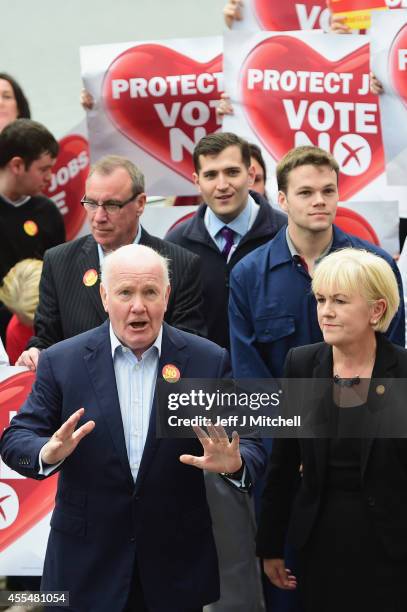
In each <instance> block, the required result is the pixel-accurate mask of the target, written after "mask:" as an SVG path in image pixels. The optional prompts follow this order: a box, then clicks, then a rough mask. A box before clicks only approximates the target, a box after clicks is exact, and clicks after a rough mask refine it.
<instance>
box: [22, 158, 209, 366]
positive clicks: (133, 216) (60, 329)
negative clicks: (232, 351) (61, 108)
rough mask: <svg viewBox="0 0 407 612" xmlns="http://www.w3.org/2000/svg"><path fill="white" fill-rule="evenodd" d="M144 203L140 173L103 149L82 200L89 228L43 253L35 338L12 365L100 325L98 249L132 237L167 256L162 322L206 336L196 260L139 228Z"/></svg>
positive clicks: (127, 241)
mask: <svg viewBox="0 0 407 612" xmlns="http://www.w3.org/2000/svg"><path fill="white" fill-rule="evenodd" d="M145 203H146V194H145V192H144V176H143V174H142V173H141V172H140V170H139V169H138V168H137V167H136V166H135V165H134V164H133V163H132V162H131V161H129V160H127V159H126V158H124V157H119V156H115V155H110V156H107V157H104V158H102V159H101V160H99V161H98V162H97V163H96V164H95V165H94V166H93V167H92V169H91V171H90V174H89V177H88V180H87V183H86V195H85V196H84V197H83V199H82V205H83V206H84V208H85V210H86V212H87V216H88V221H89V225H90V228H91V232H92V234H91V235H89V236H85V237H83V238H78V239H77V240H74V241H73V242H70V243H67V244H63V245H60V246H59V247H56V248H53V249H50V250H49V251H47V253H46V254H45V257H44V267H43V272H42V276H41V282H40V301H39V305H38V309H37V313H36V316H35V321H34V329H35V336H34V337H33V338H31V340H30V341H29V343H28V348H27V350H26V351H24V352H23V353H22V355H21V356H20V358H19V360H18V362H17V365H25V366H27V367H29V368H30V369H31V370H35V369H36V367H37V362H38V357H39V353H40V350H42V349H44V348H47V347H49V346H51V345H53V344H55V343H56V342H59V341H60V340H64V339H66V338H70V337H72V336H75V335H77V334H79V333H82V332H84V331H87V330H88V329H91V328H92V327H96V326H97V325H100V324H101V323H103V321H104V320H105V319H106V316H107V315H106V313H105V311H104V309H103V305H102V302H101V299H100V295H99V269H100V265H101V263H102V262H103V258H104V256H105V254H106V253H109V252H111V251H114V250H116V249H117V248H119V247H121V246H124V245H127V244H132V243H139V244H143V245H145V246H149V247H151V248H153V249H154V250H156V251H158V252H159V253H160V254H161V255H163V256H164V257H166V258H167V259H169V260H170V274H171V286H172V291H171V296H170V298H169V302H168V308H167V312H166V316H165V320H166V322H167V323H169V324H171V325H173V326H175V327H178V328H180V329H183V330H185V331H189V332H193V333H198V334H200V335H206V325H205V322H204V318H203V313H202V290H201V272H200V261H199V258H198V257H197V256H196V255H193V254H192V253H189V252H188V251H186V250H185V249H183V248H181V247H178V246H176V245H173V244H170V243H169V242H167V241H165V240H161V239H159V238H156V237H155V236H151V235H150V234H148V233H147V232H146V231H145V230H144V229H143V228H142V227H141V225H140V223H139V221H140V217H141V215H142V213H143V210H144V206H145Z"/></svg>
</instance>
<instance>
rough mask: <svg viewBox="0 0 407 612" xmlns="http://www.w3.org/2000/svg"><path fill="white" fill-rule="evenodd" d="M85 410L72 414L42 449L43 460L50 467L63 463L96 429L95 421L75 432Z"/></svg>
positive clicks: (81, 409)
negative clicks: (83, 439)
mask: <svg viewBox="0 0 407 612" xmlns="http://www.w3.org/2000/svg"><path fill="white" fill-rule="evenodd" d="M84 413H85V409H84V408H79V410H77V411H76V412H74V413H73V414H71V416H70V417H69V419H68V420H67V421H65V423H64V424H63V425H61V427H60V428H59V429H58V430H57V431H56V432H55V433H54V435H53V436H52V438H50V439H49V440H48V442H47V443H46V444H45V445H44V446H43V447H42V449H41V459H42V461H44V462H45V463H47V464H49V465H54V464H55V463H58V462H59V461H63V459H66V457H69V455H70V454H71V453H72V452H73V451H74V450H75V448H76V447H77V446H78V444H79V442H80V441H81V440H82V438H84V437H85V436H87V435H88V433H90V432H91V431H92V429H93V428H94V427H95V421H88V422H87V423H85V424H84V425H81V427H78V429H76V430H75V427H76V426H77V424H78V422H79V419H80V418H81V417H82V416H83V415H84Z"/></svg>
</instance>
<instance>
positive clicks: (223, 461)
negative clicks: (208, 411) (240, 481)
mask: <svg viewBox="0 0 407 612" xmlns="http://www.w3.org/2000/svg"><path fill="white" fill-rule="evenodd" d="M193 430H194V431H195V433H196V435H197V436H198V438H199V440H200V442H201V444H202V447H203V449H204V454H203V455H202V457H195V456H194V455H181V457H180V458H179V460H180V461H181V462H182V463H186V464H187V465H194V466H195V467H197V468H200V469H201V470H207V471H208V472H217V473H218V474H221V473H223V472H227V473H234V472H238V471H239V470H240V468H241V467H242V458H241V456H240V450H239V435H238V433H237V432H236V431H234V432H233V434H232V439H231V440H229V437H228V435H227V433H226V431H225V429H224V428H223V427H222V426H221V425H208V433H206V432H205V431H204V430H203V429H201V428H200V427H194V428H193ZM208 434H209V435H208Z"/></svg>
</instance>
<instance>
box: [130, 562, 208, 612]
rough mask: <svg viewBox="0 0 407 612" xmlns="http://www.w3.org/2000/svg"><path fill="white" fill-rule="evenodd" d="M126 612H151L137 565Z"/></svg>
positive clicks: (183, 610)
mask: <svg viewBox="0 0 407 612" xmlns="http://www.w3.org/2000/svg"><path fill="white" fill-rule="evenodd" d="M124 612H149V609H148V608H147V605H146V602H145V600H144V594H143V587H142V586H141V582H140V575H139V571H138V566H137V563H135V564H134V570H133V579H132V586H131V591H130V594H129V598H128V600H127V605H126V608H125V609H124ZM168 612H202V608H193V609H192V608H177V609H176V610H168Z"/></svg>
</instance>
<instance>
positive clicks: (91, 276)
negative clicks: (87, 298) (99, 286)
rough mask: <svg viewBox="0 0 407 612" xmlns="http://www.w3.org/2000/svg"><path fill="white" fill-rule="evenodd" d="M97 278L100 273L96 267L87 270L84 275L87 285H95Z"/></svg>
mask: <svg viewBox="0 0 407 612" xmlns="http://www.w3.org/2000/svg"><path fill="white" fill-rule="evenodd" d="M97 280H98V273H97V271H96V270H95V269H94V268H91V269H90V270H86V272H85V274H84V275H83V284H84V285H85V287H93V285H95V284H96V283H97Z"/></svg>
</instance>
